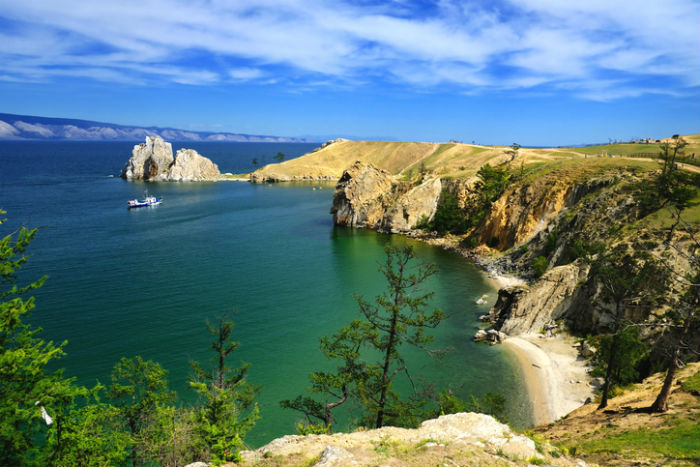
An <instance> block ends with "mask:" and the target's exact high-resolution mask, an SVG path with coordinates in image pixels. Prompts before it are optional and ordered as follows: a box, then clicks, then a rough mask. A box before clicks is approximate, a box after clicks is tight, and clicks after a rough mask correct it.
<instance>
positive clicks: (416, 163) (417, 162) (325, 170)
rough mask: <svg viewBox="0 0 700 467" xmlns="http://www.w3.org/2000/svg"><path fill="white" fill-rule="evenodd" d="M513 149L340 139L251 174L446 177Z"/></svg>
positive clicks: (531, 159)
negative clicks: (365, 166)
mask: <svg viewBox="0 0 700 467" xmlns="http://www.w3.org/2000/svg"><path fill="white" fill-rule="evenodd" d="M684 138H685V139H686V141H688V142H689V145H688V147H687V148H686V153H687V154H688V155H690V154H692V153H695V154H696V157H699V158H700V135H688V136H684ZM509 150H510V148H509V147H507V146H479V145H472V144H462V143H411V142H397V141H349V140H338V141H337V142H333V143H331V144H328V145H327V146H325V147H323V148H321V149H318V150H316V151H314V152H311V153H308V154H305V155H303V156H301V157H299V158H296V159H292V160H289V161H285V162H282V163H281V164H269V165H266V166H265V167H263V168H261V169H259V170H257V171H255V172H253V173H252V174H250V178H251V179H253V180H256V181H292V180H304V179H329V180H337V179H338V178H340V176H341V175H342V173H343V171H344V170H345V169H346V168H348V167H349V166H350V165H352V164H353V163H354V162H355V161H358V160H361V161H363V162H368V163H371V164H373V165H375V166H376V167H379V168H381V169H384V170H387V171H388V172H390V173H392V174H394V175H398V176H403V177H409V178H410V177H412V176H414V175H417V174H418V173H419V172H421V171H425V172H427V173H428V174H430V175H433V176H439V177H443V178H452V177H469V176H473V175H474V174H475V173H476V171H477V170H478V169H479V168H480V167H481V166H483V165H484V164H486V163H489V164H491V165H498V164H502V163H504V162H507V161H509V160H510V159H511V156H510V155H509V154H508V151H509ZM658 152H659V145H658V144H631V143H630V144H613V145H604V146H588V147H570V148H548V149H541V148H521V149H520V150H519V152H518V156H517V159H516V160H515V161H514V162H515V163H516V164H522V165H523V166H529V165H533V164H538V165H540V164H548V163H552V162H559V161H567V160H576V159H590V158H592V157H606V158H607V155H608V154H616V155H620V156H623V157H627V156H629V155H631V154H634V155H639V154H657V153H658ZM603 155H604V156H603Z"/></svg>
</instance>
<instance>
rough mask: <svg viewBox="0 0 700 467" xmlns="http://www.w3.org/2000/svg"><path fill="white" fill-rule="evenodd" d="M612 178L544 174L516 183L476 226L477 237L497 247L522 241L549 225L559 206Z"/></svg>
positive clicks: (558, 212)
mask: <svg viewBox="0 0 700 467" xmlns="http://www.w3.org/2000/svg"><path fill="white" fill-rule="evenodd" d="M613 181H614V180H613V177H611V176H604V177H598V178H595V179H592V180H587V181H585V182H582V183H572V181H571V180H566V179H560V178H558V177H556V176H546V177H543V178H541V179H537V180H535V181H534V182H532V183H530V184H527V185H524V186H520V185H518V186H516V187H514V188H512V189H510V190H508V191H506V193H504V194H503V196H501V197H500V198H499V199H498V200H496V201H495V202H494V203H493V204H492V205H491V209H490V211H489V213H488V215H487V217H486V221H485V222H484V224H483V225H482V226H481V227H480V228H479V229H478V232H477V234H478V238H479V240H480V242H481V243H488V244H489V245H493V246H494V247H495V248H496V249H498V250H507V249H508V248H511V247H513V246H514V245H519V244H522V243H525V242H527V241H529V240H531V239H532V238H533V237H534V236H535V235H537V234H539V233H540V232H542V231H544V230H545V229H546V228H547V227H549V226H550V225H551V224H552V223H553V221H555V220H556V218H557V216H559V214H560V212H561V211H562V209H564V208H566V207H569V206H572V205H573V204H575V203H577V202H578V201H579V200H580V199H581V198H582V197H583V196H585V195H587V194H588V193H591V192H593V191H597V190H600V189H601V188H602V187H604V186H607V185H610V184H611V183H613Z"/></svg>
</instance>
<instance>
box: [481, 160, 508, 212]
mask: <svg viewBox="0 0 700 467" xmlns="http://www.w3.org/2000/svg"><path fill="white" fill-rule="evenodd" d="M476 175H477V176H478V177H479V181H477V182H476V186H475V187H476V190H477V193H478V194H479V199H480V201H481V203H480V204H481V205H482V207H483V208H487V207H489V206H490V205H491V203H493V202H494V201H496V200H497V199H498V198H500V197H501V195H502V194H503V192H505V191H506V188H508V183H509V181H510V175H509V174H508V172H507V170H506V169H505V168H498V167H491V165H489V164H485V165H483V166H482V167H481V168H480V169H479V170H478V171H477V173H476Z"/></svg>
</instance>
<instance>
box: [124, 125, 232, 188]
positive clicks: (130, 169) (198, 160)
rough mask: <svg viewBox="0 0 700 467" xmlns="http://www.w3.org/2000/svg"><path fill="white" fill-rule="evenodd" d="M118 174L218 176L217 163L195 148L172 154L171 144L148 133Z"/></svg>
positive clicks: (148, 178)
mask: <svg viewBox="0 0 700 467" xmlns="http://www.w3.org/2000/svg"><path fill="white" fill-rule="evenodd" d="M121 177H122V178H124V179H126V180H144V181H153V182H159V181H167V182H188V181H216V180H219V179H220V178H221V173H220V172H219V167H218V166H217V165H216V164H214V163H213V162H212V161H211V160H209V159H208V158H206V157H204V156H201V155H200V154H198V153H197V151H195V150H194V149H179V150H178V151H177V153H176V154H175V157H173V147H172V145H171V144H170V143H168V142H166V141H163V139H162V138H160V137H159V136H147V137H146V142H144V143H141V144H137V145H136V146H134V149H133V151H132V153H131V158H130V159H129V161H128V162H127V163H126V165H125V166H124V169H123V170H122V173H121Z"/></svg>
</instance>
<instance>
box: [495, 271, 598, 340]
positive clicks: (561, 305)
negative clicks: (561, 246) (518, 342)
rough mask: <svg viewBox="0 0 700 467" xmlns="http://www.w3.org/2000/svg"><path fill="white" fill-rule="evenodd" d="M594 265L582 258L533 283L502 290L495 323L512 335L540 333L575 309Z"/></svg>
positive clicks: (496, 306)
mask: <svg viewBox="0 0 700 467" xmlns="http://www.w3.org/2000/svg"><path fill="white" fill-rule="evenodd" d="M589 269H590V266H589V265H588V264H586V263H584V262H583V261H581V260H576V261H574V262H573V263H570V264H567V265H564V266H557V267H555V268H552V269H551V270H549V271H547V272H546V273H545V274H544V275H543V276H542V278H541V280H539V281H538V282H536V283H535V284H534V285H533V286H532V287H525V286H515V287H507V288H504V289H501V290H499V291H498V300H497V301H496V304H495V305H494V307H493V309H492V310H491V315H492V318H491V320H492V322H493V323H494V327H495V328H496V329H498V330H499V331H501V332H504V333H506V334H509V335H518V334H528V333H538V332H539V331H540V330H541V329H544V328H545V327H546V326H547V325H548V323H551V322H552V321H556V320H558V319H560V318H563V317H564V316H565V314H566V313H567V312H568V311H570V310H571V309H573V308H574V307H572V303H573V302H574V301H575V300H576V299H577V293H578V292H579V291H580V285H581V284H582V283H584V282H585V281H586V279H587V278H588V272H589Z"/></svg>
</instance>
